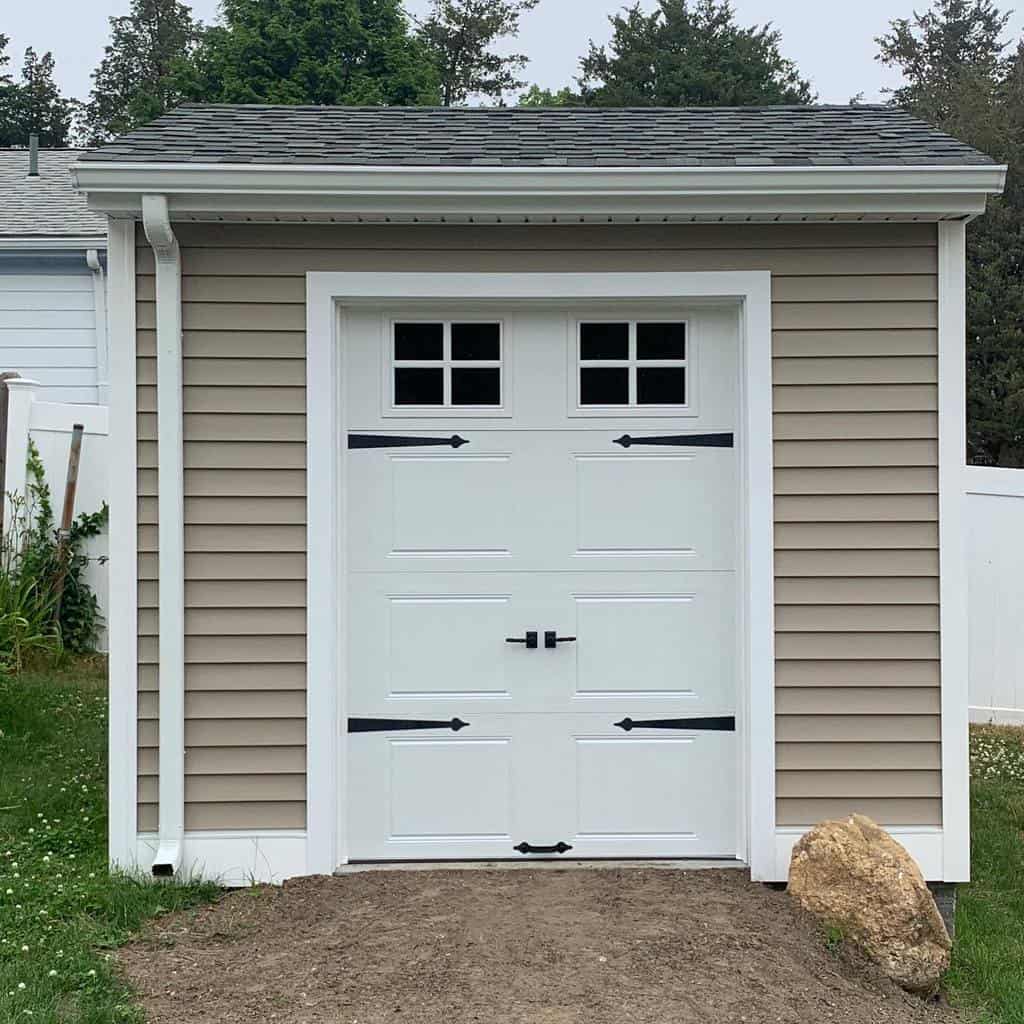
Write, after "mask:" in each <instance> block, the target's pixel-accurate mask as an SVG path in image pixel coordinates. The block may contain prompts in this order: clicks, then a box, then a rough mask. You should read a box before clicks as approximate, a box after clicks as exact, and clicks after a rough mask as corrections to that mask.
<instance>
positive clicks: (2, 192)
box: [0, 149, 107, 239]
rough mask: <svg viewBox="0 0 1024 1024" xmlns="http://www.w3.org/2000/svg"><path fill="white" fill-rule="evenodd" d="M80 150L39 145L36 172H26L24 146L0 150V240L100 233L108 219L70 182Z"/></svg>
mask: <svg viewBox="0 0 1024 1024" xmlns="http://www.w3.org/2000/svg"><path fill="white" fill-rule="evenodd" d="M83 152H84V150H81V149H41V150H40V151H39V177H38V178H30V177H29V176H28V150H27V149H0V239H3V238H5V237H6V238H33V237H38V238H40V239H46V238H61V237H71V236H73V237H75V238H87V237H91V236H94V235H95V236H97V237H104V236H106V233H107V218H106V217H104V216H102V215H101V214H98V213H93V211H92V210H90V209H89V207H88V206H87V205H86V201H85V196H84V195H83V194H82V193H81V192H76V191H75V188H74V186H73V185H72V183H71V173H70V167H71V165H72V164H73V163H74V162H75V161H76V160H78V159H79V158H80V157H81V156H82V154H83Z"/></svg>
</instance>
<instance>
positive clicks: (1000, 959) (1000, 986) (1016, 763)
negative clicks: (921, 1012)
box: [946, 726, 1024, 1024]
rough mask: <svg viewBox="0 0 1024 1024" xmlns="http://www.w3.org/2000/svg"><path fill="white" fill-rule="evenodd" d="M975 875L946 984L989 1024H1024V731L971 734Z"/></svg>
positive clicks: (963, 892) (959, 916) (991, 729)
mask: <svg viewBox="0 0 1024 1024" xmlns="http://www.w3.org/2000/svg"><path fill="white" fill-rule="evenodd" d="M971 777H972V780H973V781H972V784H971V874H972V878H973V881H972V882H971V884H970V885H963V886H961V887H960V890H959V893H958V897H957V913H956V944H955V946H954V948H953V963H952V968H951V970H950V972H949V974H948V975H947V978H946V983H947V987H948V990H949V993H950V996H951V997H952V999H953V1000H954V1002H955V1003H956V1004H957V1005H960V1006H963V1007H969V1008H972V1009H975V1010H976V1011H977V1012H978V1013H979V1014H980V1020H981V1021H982V1022H984V1024H1024V729H1012V728H1000V727H996V726H983V727H976V728H974V729H972V732H971Z"/></svg>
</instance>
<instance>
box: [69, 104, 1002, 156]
mask: <svg viewBox="0 0 1024 1024" xmlns="http://www.w3.org/2000/svg"><path fill="white" fill-rule="evenodd" d="M82 159H83V161H85V162H89V163H92V162H95V161H131V162H142V163H147V162H148V163H156V162H159V163H226V164H239V163H241V164H248V163H271V164H315V165H323V166H330V165H349V166H353V165H367V166H373V165H392V166H394V165H410V166H437V167H448V166H488V165H493V166H510V167H523V166H560V165H564V166H570V167H586V166H599V167H647V166H654V167H689V166H711V167H733V166H757V165H764V166H769V167H771V166H777V167H791V166H810V165H821V166H852V165H856V166H864V165H872V164H875V165H881V164H907V165H914V164H917V165H926V164H930V165H946V166H948V165H963V164H991V163H992V162H993V161H992V160H990V159H989V157H987V156H985V155H984V154H983V153H979V152H978V151H977V150H975V149H972V148H971V147H970V146H967V145H965V144H964V143H962V142H958V141H957V140H956V139H953V138H951V137H950V136H948V135H945V134H943V133H942V132H940V131H937V130H936V129H934V128H932V127H931V126H929V125H927V124H925V122H923V121H920V120H918V119H917V118H915V117H912V116H911V115H909V114H907V113H905V112H903V111H901V110H896V109H894V108H892V107H884V106H852V107H851V106H843V107H839V106H836V107H730V108H723V107H717V108H716V107H692V108H680V107H677V108H663V107H651V108H638V109H618V108H597V107H591V108H535V107H518V108H517V107H505V108H502V107H497V108H496V107H476V108H458V109H444V108H432V107H431V108H427V107H288V106H241V105H234V106H233V105H186V106H182V107H179V108H177V109H176V110H173V111H171V112H170V113H168V114H165V115H164V116H163V117H161V118H158V119H157V120H156V121H153V122H151V123H150V124H148V125H146V126H145V127H143V128H139V129H137V130H135V131H133V132H129V133H128V134H127V135H124V136H122V137H121V138H119V139H116V140H114V141H113V142H112V143H110V144H109V145H107V146H104V147H102V148H101V149H99V150H95V151H93V152H90V153H88V154H86V155H85V156H83V157H82Z"/></svg>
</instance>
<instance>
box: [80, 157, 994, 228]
mask: <svg viewBox="0 0 1024 1024" xmlns="http://www.w3.org/2000/svg"><path fill="white" fill-rule="evenodd" d="M71 173H72V176H73V177H74V180H75V184H76V186H77V187H78V188H80V189H82V190H83V191H85V192H88V193H89V205H90V207H91V208H92V209H94V210H97V211H100V212H104V213H107V214H110V215H113V216H131V215H136V214H137V212H138V210H139V202H140V196H141V195H142V194H144V193H147V192H160V193H162V194H165V195H167V197H168V202H169V205H170V209H171V213H172V214H173V215H175V216H176V217H182V218H185V217H189V216H196V217H202V216H215V215H216V214H224V213H236V212H237V213H244V212H251V213H255V214H266V215H271V214H273V213H281V214H302V213H311V214H318V215H329V214H332V213H333V214H338V213H357V214H367V215H369V214H386V213H398V214H403V215H410V216H411V215H414V214H417V213H419V214H423V215H432V216H444V215H451V216H455V215H466V214H472V213H476V214H487V215H495V216H500V215H502V214H509V215H516V216H520V215H527V214H529V215H534V216H546V215H549V214H550V215H561V216H565V215H570V216H572V215H601V214H608V215H612V216H629V215H637V216H644V215H659V214H663V215H672V216H687V215H694V216H708V215H712V214H720V215H726V216H743V215H751V216H770V215H771V214H772V213H776V214H784V215H829V214H857V213H875V214H888V215H891V216H900V215H917V216H934V217H955V216H958V215H959V216H964V215H968V216H969V215H973V214H976V213H980V212H982V210H983V209H984V205H985V199H986V197H987V196H988V195H990V194H992V193H997V192H1000V191H1002V188H1003V183H1004V181H1005V177H1006V168H1005V167H1004V166H999V165H995V164H968V165H957V166H926V165H912V164H911V165H894V166H839V167H834V166H811V167H806V166H805V167H776V166H764V165H755V166H749V167H736V166H732V167H703V166H702V167H569V166H558V165H553V166H544V167H498V166H481V167H436V166H435V167H429V166H425V167H402V166H397V167H389V166H379V167H368V166H323V165H295V166H290V165H278V164H245V165H241V164H202V163H195V164H185V163H130V162H125V163H115V162H106V161H80V162H79V163H77V164H75V165H74V166H73V167H72V172H71Z"/></svg>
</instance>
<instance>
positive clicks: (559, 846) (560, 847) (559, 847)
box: [512, 842, 572, 853]
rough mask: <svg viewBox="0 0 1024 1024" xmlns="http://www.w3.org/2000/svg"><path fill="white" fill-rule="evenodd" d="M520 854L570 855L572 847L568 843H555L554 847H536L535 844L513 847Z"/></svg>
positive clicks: (521, 844)
mask: <svg viewBox="0 0 1024 1024" xmlns="http://www.w3.org/2000/svg"><path fill="white" fill-rule="evenodd" d="M512 849H513V850H516V851H518V852H519V853H568V852H569V851H570V850H571V849H572V847H571V846H570V845H569V844H568V843H561V842H559V843H555V845H554V846H534V845H533V843H520V844H519V845H518V846H513V847H512Z"/></svg>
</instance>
